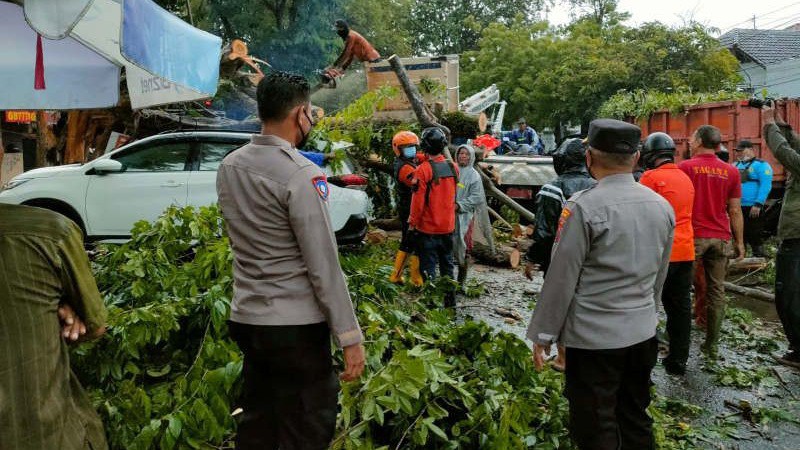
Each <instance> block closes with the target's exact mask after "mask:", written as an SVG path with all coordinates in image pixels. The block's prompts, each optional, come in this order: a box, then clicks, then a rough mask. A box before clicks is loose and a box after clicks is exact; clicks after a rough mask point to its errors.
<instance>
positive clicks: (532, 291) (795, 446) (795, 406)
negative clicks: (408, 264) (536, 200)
mask: <svg viewBox="0 0 800 450" xmlns="http://www.w3.org/2000/svg"><path fill="white" fill-rule="evenodd" d="M539 275H541V274H539ZM470 279H471V280H473V281H472V283H473V285H475V284H480V285H482V286H483V290H484V291H483V293H482V294H481V295H480V296H479V297H477V298H468V297H465V296H460V297H459V298H458V310H457V311H458V314H459V316H460V317H461V318H462V319H463V318H466V317H472V318H473V319H477V320H483V321H485V322H486V323H488V324H489V325H491V326H493V327H495V328H496V329H500V330H503V331H506V332H510V333H513V334H516V335H518V336H519V337H521V338H523V339H525V330H526V327H527V324H528V321H529V320H530V317H531V314H532V307H533V304H534V303H533V302H534V301H535V299H536V295H537V294H538V292H539V291H540V290H541V286H542V282H543V279H542V277H541V276H537V277H535V278H534V280H533V281H529V280H527V279H526V278H525V276H524V275H523V273H522V270H521V269H518V270H513V269H503V268H496V267H488V266H482V265H475V266H474V267H473V268H472V269H471V272H470ZM469 284H470V282H468V285H469ZM731 304H732V305H734V306H738V307H742V308H746V309H749V310H751V311H752V312H753V314H754V315H756V316H757V317H760V318H762V319H763V323H762V325H761V326H760V327H759V329H758V332H760V333H762V334H768V335H771V336H773V337H774V338H775V339H776V340H777V341H778V342H779V345H780V346H781V348H780V349H779V350H778V351H776V352H774V355H775V356H779V355H781V354H783V352H784V351H785V339H784V338H783V334H782V332H781V330H780V325H779V324H778V323H777V315H776V314H775V312H774V311H775V309H774V306H773V305H771V304H770V303H765V302H762V301H758V300H747V299H736V298H734V299H731ZM496 308H502V309H505V310H510V311H515V312H517V313H519V315H520V316H521V317H522V320H511V319H508V318H507V317H505V316H503V315H501V314H498V312H497V311H496ZM661 316H662V319H663V311H662V312H661ZM703 337H704V334H703V332H702V331H700V330H698V329H693V331H692V348H691V353H690V357H689V362H688V366H687V373H686V375H684V376H682V377H677V376H672V375H668V374H666V373H665V372H664V369H663V367H662V366H661V365H660V364H659V365H657V366H656V368H655V369H654V371H653V382H654V383H655V385H656V390H657V392H658V393H659V394H660V395H662V396H665V397H668V398H672V399H680V400H683V401H686V402H689V403H691V404H694V405H697V406H700V407H701V408H702V413H701V414H700V416H699V417H698V418H696V419H694V420H693V421H692V422H691V423H692V425H693V426H694V427H695V428H698V427H703V428H712V429H715V428H717V424H718V423H720V422H721V421H722V420H723V419H722V418H723V417H725V416H729V417H728V418H727V422H728V423H732V424H735V431H733V432H732V433H727V435H728V437H726V438H723V439H709V441H710V442H705V443H701V444H700V445H699V446H698V447H696V448H704V449H705V448H707V449H720V450H723V449H724V450H773V449H775V450H778V449H780V450H800V425H797V424H795V423H792V422H783V421H781V422H773V423H770V424H768V425H767V426H766V427H764V426H758V427H757V426H754V425H752V424H750V423H749V422H748V421H746V420H744V419H741V417H740V416H735V415H733V414H734V413H735V411H734V410H733V409H731V407H729V406H727V405H726V400H727V401H729V402H734V403H739V401H741V400H745V401H747V402H749V403H750V404H751V405H753V406H755V407H765V406H766V407H771V408H780V409H781V410H783V411H788V412H790V413H792V414H795V417H800V370H797V369H792V368H787V367H785V366H782V365H780V364H778V363H776V362H775V361H774V360H773V357H772V355H764V354H761V353H759V352H756V351H738V350H735V349H734V348H732V347H730V346H728V345H726V344H725V343H724V342H723V343H722V344H721V346H720V355H721V356H722V358H724V360H723V361H722V364H723V365H725V366H735V367H739V368H759V367H762V368H765V369H767V370H769V371H770V376H772V377H773V378H775V379H776V380H778V379H780V380H781V382H779V383H776V384H777V386H770V387H764V386H755V387H749V388H737V387H730V386H722V385H721V384H720V383H718V382H717V381H716V375H715V374H713V373H711V372H710V371H708V370H705V369H704V368H705V364H706V363H705V362H704V359H703V358H702V356H701V354H700V351H699V347H700V343H702V340H703ZM729 429H730V428H729ZM731 435H732V436H734V437H730V436H731Z"/></svg>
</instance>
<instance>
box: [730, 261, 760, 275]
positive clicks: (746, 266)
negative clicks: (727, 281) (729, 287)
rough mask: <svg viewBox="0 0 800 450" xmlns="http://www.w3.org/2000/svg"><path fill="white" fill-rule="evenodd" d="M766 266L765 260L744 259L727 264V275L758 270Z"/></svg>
mask: <svg viewBox="0 0 800 450" xmlns="http://www.w3.org/2000/svg"><path fill="white" fill-rule="evenodd" d="M766 266H767V260H766V258H744V259H742V260H741V261H731V263H730V264H728V273H736V272H746V271H748V270H759V269H763V268H764V267H766Z"/></svg>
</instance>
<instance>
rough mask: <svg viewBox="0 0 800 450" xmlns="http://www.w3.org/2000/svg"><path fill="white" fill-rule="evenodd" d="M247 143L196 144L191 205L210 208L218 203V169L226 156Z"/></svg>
mask: <svg viewBox="0 0 800 450" xmlns="http://www.w3.org/2000/svg"><path fill="white" fill-rule="evenodd" d="M246 143H247V140H246V139H242V140H218V141H200V142H196V143H194V145H195V149H194V152H193V153H194V154H195V158H193V159H194V160H195V162H194V164H193V167H192V171H191V173H190V175H189V197H188V204H189V205H192V206H208V205H213V204H215V203H217V168H218V167H219V165H220V163H221V162H222V159H223V158H225V155H227V154H228V153H230V152H231V151H233V150H236V149H237V148H239V147H241V146H243V145H244V144H246Z"/></svg>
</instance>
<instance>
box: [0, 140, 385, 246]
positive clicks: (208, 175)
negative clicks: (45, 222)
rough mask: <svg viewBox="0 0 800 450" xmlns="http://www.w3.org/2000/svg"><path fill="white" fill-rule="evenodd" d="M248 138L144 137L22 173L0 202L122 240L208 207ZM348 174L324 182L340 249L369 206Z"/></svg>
mask: <svg viewBox="0 0 800 450" xmlns="http://www.w3.org/2000/svg"><path fill="white" fill-rule="evenodd" d="M249 140H250V135H249V134H245V133H231V132H217V131H195V132H181V133H169V134H160V135H156V136H151V137H148V138H145V139H142V140H139V141H135V142H132V143H130V144H128V145H126V146H124V147H121V148H119V149H118V150H115V151H113V152H111V153H109V154H107V155H103V156H101V157H100V158H97V159H95V160H94V161H91V162H89V163H86V164H83V165H81V164H71V165H65V166H57V167H46V168H42V169H34V170H30V171H28V172H25V173H23V174H21V175H19V176H17V177H15V178H14V179H12V180H11V181H9V182H8V183H7V184H6V185H5V188H4V189H3V190H2V191H0V202H2V203H15V204H23V205H31V206H38V207H42V208H47V209H51V210H53V211H56V212H59V213H61V214H64V215H65V216H67V217H69V218H70V219H72V220H74V221H75V222H76V223H77V224H78V225H79V226H80V227H81V229H82V230H83V231H84V233H85V235H86V238H87V240H88V241H122V240H125V239H128V238H130V233H131V229H132V228H133V224H134V223H135V222H137V221H138V220H142V219H144V220H148V221H153V220H155V219H156V218H157V217H158V216H159V215H160V214H161V213H162V212H163V211H164V210H165V209H166V208H167V207H168V206H170V205H178V206H186V205H191V206H205V205H211V204H214V203H216V202H217V190H216V179H217V167H218V166H219V164H220V162H221V161H222V158H224V157H225V155H227V154H228V152H230V151H232V150H234V149H236V148H238V147H241V146H242V145H244V144H246V143H247V142H249ZM326 169H327V170H326V172H328V174H329V175H330V170H329V169H328V168H326ZM348 169H349V167H347V165H345V175H344V176H341V177H331V179H330V183H329V184H331V186H330V194H329V197H328V205H329V211H330V216H331V222H332V225H333V229H334V230H336V239H337V241H338V243H339V244H340V245H343V244H357V243H360V242H361V240H362V239H363V237H364V235H365V234H366V231H367V210H368V205H369V200H368V198H367V195H366V193H365V192H363V191H362V190H359V189H358V188H363V185H365V184H366V180H365V179H364V178H363V177H359V176H358V175H352V174H351V173H347V172H350V171H349V170H348ZM337 184H338V185H337ZM347 185H353V186H352V187H355V188H356V189H346V188H345V187H347Z"/></svg>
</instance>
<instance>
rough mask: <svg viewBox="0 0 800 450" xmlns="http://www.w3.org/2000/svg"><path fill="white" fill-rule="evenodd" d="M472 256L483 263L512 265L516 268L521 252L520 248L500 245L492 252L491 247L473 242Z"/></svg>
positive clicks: (502, 265)
mask: <svg viewBox="0 0 800 450" xmlns="http://www.w3.org/2000/svg"><path fill="white" fill-rule="evenodd" d="M471 254H472V257H473V258H475V260H476V261H478V262H479V263H482V264H487V265H490V266H495V267H511V268H512V269H516V268H517V267H519V262H520V253H519V250H517V249H516V248H513V247H508V246H505V245H504V246H500V247H498V248H496V249H495V251H494V252H492V251H491V250H490V249H489V247H487V246H485V245H483V244H479V243H477V242H473V243H472V253H471Z"/></svg>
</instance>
